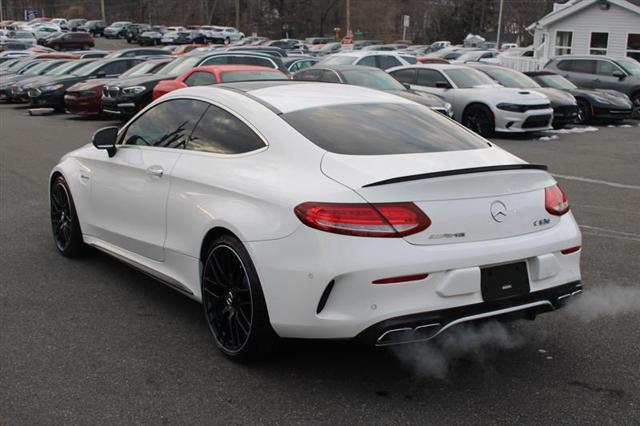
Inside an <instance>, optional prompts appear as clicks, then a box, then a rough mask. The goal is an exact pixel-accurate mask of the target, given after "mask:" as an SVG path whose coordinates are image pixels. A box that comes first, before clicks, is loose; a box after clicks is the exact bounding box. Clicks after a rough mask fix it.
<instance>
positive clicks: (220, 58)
mask: <svg viewBox="0 0 640 426" xmlns="http://www.w3.org/2000/svg"><path fill="white" fill-rule="evenodd" d="M222 64H243V65H257V66H266V67H268V68H273V69H277V70H280V71H283V72H284V73H285V74H288V73H287V71H286V68H285V67H284V65H283V64H282V60H280V58H274V57H270V56H268V55H264V54H260V53H246V52H224V51H223V52H213V53H211V52H209V53H204V54H194V55H185V56H181V57H179V58H178V59H176V60H174V61H173V62H171V63H170V64H168V65H167V66H165V67H164V68H162V69H161V70H160V71H158V73H157V74H154V75H150V76H140V77H134V78H127V79H122V80H114V81H112V82H110V83H109V84H108V85H106V86H105V87H104V90H103V93H102V110H103V111H104V112H105V113H106V114H111V115H114V116H118V117H122V118H128V117H131V116H132V115H134V114H136V113H137V112H138V111H140V110H141V109H142V108H144V107H145V106H147V104H149V102H151V99H152V97H153V89H154V87H156V85H157V84H158V83H159V82H160V81H162V80H174V79H176V78H178V77H179V76H180V75H181V74H182V73H184V72H185V71H187V70H189V69H191V68H193V67H197V66H206V65H222Z"/></svg>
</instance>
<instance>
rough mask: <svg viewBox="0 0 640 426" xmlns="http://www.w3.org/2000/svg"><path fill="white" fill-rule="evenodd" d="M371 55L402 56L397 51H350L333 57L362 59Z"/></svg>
mask: <svg viewBox="0 0 640 426" xmlns="http://www.w3.org/2000/svg"><path fill="white" fill-rule="evenodd" d="M370 55H390V56H402V55H401V54H400V53H399V52H397V51H395V50H349V51H346V52H338V53H334V54H333V55H331V56H353V57H362V56H370ZM404 56H406V55H404Z"/></svg>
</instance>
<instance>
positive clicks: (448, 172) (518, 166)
mask: <svg viewBox="0 0 640 426" xmlns="http://www.w3.org/2000/svg"><path fill="white" fill-rule="evenodd" d="M503 170H547V166H545V165H542V164H506V165H501V166H485V167H470V168H467V169H454V170H444V171H441V172H433V173H420V174H417V175H409V176H401V177H396V178H391V179H385V180H381V181H378V182H373V183H368V184H366V185H364V186H363V188H369V187H372V186H381V185H390V184H392V183H400V182H410V181H412V180H422V179H433V178H439V177H444V176H455V175H467V174H471V173H485V172H500V171H503Z"/></svg>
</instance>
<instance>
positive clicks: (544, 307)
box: [375, 289, 582, 346]
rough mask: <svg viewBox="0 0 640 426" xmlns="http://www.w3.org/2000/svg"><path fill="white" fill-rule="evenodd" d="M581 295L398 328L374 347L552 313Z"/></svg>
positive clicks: (570, 295)
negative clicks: (508, 317) (484, 323)
mask: <svg viewBox="0 0 640 426" xmlns="http://www.w3.org/2000/svg"><path fill="white" fill-rule="evenodd" d="M581 293H582V289H577V290H574V291H572V292H570V293H567V294H563V295H561V296H558V297H557V298H556V304H557V306H556V305H554V304H553V303H552V302H551V301H550V300H540V301H537V302H532V303H527V304H525V305H519V306H513V307H510V308H504V309H499V310H496V311H490V312H484V313H481V314H476V315H470V316H466V317H462V318H458V319H455V320H453V321H448V322H430V323H426V324H421V325H418V326H412V327H409V326H407V327H400V328H393V329H390V330H386V331H385V332H384V333H382V334H381V335H380V337H378V339H377V340H376V343H375V345H376V346H394V345H403V344H408V343H417V342H426V341H429V340H431V339H433V338H435V337H437V336H438V335H440V334H442V333H444V332H445V331H446V330H448V329H450V328H452V327H454V326H456V325H459V324H462V323H466V322H473V321H477V320H481V319H486V318H491V317H499V316H502V315H507V314H511V313H517V312H521V313H524V311H531V312H532V313H533V315H535V314H536V313H542V312H549V311H554V310H556V309H557V308H560V307H562V306H564V305H565V304H566V302H567V301H568V299H569V298H571V297H574V296H578V295H580V294H581Z"/></svg>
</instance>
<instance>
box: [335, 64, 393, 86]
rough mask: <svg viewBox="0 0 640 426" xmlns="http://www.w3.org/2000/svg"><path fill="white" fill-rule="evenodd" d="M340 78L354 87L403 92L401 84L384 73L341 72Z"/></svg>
mask: <svg viewBox="0 0 640 426" xmlns="http://www.w3.org/2000/svg"><path fill="white" fill-rule="evenodd" d="M363 68H364V67H363ZM342 76H343V77H344V80H345V81H346V82H347V83H348V84H353V85H354V86H364V87H369V88H371V89H378V90H405V88H404V86H403V85H402V83H400V82H399V81H398V80H396V79H395V78H393V77H391V76H390V75H389V74H387V73H386V72H384V71H380V72H377V71H375V70H371V71H370V70H367V69H363V70H362V71H360V70H352V71H342Z"/></svg>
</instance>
